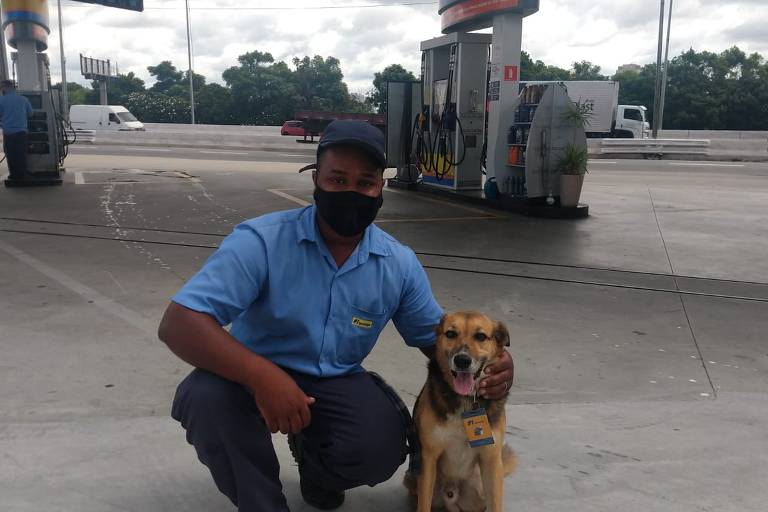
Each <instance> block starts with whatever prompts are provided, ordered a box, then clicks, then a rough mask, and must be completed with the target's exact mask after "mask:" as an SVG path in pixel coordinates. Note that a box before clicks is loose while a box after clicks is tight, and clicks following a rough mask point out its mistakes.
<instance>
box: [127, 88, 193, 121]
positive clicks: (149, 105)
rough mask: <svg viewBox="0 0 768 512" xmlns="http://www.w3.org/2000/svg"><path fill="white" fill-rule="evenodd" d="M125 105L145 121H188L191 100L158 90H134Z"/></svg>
mask: <svg viewBox="0 0 768 512" xmlns="http://www.w3.org/2000/svg"><path fill="white" fill-rule="evenodd" d="M125 107H126V108H127V109H128V110H130V111H131V113H133V115H135V116H136V117H137V118H138V119H139V120H140V121H143V122H145V123H188V122H189V102H188V101H186V100H184V99H183V98H174V97H172V96H166V95H165V94H160V93H157V92H152V91H146V92H134V93H131V94H129V95H128V100H127V101H126V105H125Z"/></svg>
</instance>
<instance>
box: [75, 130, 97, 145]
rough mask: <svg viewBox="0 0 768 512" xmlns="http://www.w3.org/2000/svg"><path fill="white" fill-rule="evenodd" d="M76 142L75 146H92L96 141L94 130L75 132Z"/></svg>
mask: <svg viewBox="0 0 768 512" xmlns="http://www.w3.org/2000/svg"><path fill="white" fill-rule="evenodd" d="M75 134H76V135H77V140H76V141H75V144H93V143H94V142H95V141H96V132H95V131H94V130H76V131H75Z"/></svg>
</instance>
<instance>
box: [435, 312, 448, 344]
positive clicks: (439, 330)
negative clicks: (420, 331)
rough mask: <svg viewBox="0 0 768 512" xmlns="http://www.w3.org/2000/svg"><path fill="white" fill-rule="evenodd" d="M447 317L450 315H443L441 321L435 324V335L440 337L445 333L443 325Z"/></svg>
mask: <svg viewBox="0 0 768 512" xmlns="http://www.w3.org/2000/svg"><path fill="white" fill-rule="evenodd" d="M446 318H448V315H447V314H445V315H443V318H441V319H440V323H438V324H437V325H436V326H435V336H437V337H438V338H439V337H440V336H442V335H443V326H444V325H445V319H446Z"/></svg>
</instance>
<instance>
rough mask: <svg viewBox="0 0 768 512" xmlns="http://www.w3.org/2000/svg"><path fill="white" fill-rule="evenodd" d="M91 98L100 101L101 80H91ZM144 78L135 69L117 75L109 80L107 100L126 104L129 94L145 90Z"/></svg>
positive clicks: (94, 101) (93, 101)
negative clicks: (134, 71)
mask: <svg viewBox="0 0 768 512" xmlns="http://www.w3.org/2000/svg"><path fill="white" fill-rule="evenodd" d="M91 89H92V90H91V91H90V96H91V97H90V100H91V102H92V103H93V104H98V103H99V82H96V81H94V82H91ZM144 91H146V88H145V87H144V80H142V79H141V78H139V77H137V76H136V75H135V74H134V73H133V71H131V72H129V73H128V74H127V75H122V74H121V75H117V76H116V77H114V78H110V79H109V80H108V81H107V101H108V103H109V104H110V105H123V106H124V105H125V104H126V102H127V101H128V96H130V95H131V94H132V93H134V92H144Z"/></svg>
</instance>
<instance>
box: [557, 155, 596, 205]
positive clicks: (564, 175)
mask: <svg viewBox="0 0 768 512" xmlns="http://www.w3.org/2000/svg"><path fill="white" fill-rule="evenodd" d="M588 159H589V154H588V153H587V148H586V147H584V146H578V145H576V144H568V145H566V146H565V149H564V150H563V153H562V155H560V160H558V162H557V168H558V171H560V205H561V206H566V207H575V206H578V205H579V197H580V196H581V188H582V187H583V185H584V175H585V174H586V173H587V172H589V171H588V170H587V160H588Z"/></svg>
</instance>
